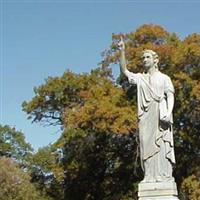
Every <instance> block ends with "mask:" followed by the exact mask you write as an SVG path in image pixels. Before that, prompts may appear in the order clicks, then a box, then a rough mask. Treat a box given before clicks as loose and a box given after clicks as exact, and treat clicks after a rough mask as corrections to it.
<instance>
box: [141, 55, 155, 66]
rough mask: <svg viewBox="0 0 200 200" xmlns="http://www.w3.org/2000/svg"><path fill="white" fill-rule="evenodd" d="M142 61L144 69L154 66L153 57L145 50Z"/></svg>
mask: <svg viewBox="0 0 200 200" xmlns="http://www.w3.org/2000/svg"><path fill="white" fill-rule="evenodd" d="M142 63H143V65H144V67H145V69H149V68H151V67H153V66H154V58H153V55H152V54H151V53H148V52H145V53H144V54H143V56H142Z"/></svg>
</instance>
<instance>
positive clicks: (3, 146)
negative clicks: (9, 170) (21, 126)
mask: <svg viewBox="0 0 200 200" xmlns="http://www.w3.org/2000/svg"><path fill="white" fill-rule="evenodd" d="M32 151H33V149H32V148H31V146H30V144H28V143H27V142H26V141H25V138H24V135H23V133H21V132H20V131H17V130H16V129H15V128H11V127H9V126H7V125H6V126H2V125H0V155H1V156H6V157H11V158H13V159H15V160H16V161H17V162H18V163H20V164H22V165H23V164H25V161H27V160H28V158H29V157H30V155H31V153H32Z"/></svg>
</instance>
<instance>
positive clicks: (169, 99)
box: [162, 76, 174, 122]
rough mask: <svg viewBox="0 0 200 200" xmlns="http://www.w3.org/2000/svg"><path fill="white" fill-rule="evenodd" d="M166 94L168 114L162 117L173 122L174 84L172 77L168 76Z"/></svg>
mask: <svg viewBox="0 0 200 200" xmlns="http://www.w3.org/2000/svg"><path fill="white" fill-rule="evenodd" d="M164 87H165V89H164V91H165V95H166V99H167V113H166V116H165V117H164V118H163V119H162V120H163V121H166V122H171V116H172V112H173V108H174V86H173V84H172V81H171V79H170V78H169V77H168V76H166V79H165V86H164Z"/></svg>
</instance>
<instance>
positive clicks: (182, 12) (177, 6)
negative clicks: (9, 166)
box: [0, 0, 200, 149]
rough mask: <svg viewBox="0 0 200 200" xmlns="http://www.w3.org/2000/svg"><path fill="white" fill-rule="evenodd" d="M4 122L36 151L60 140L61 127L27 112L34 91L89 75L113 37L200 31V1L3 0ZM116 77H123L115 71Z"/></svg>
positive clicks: (0, 91) (0, 92)
mask: <svg viewBox="0 0 200 200" xmlns="http://www.w3.org/2000/svg"><path fill="white" fill-rule="evenodd" d="M0 2H1V3H0V6H1V8H0V22H1V24H0V34H1V36H0V47H1V48H0V60H1V61H0V67H1V68H0V69H1V71H0V73H1V74H0V85H1V86H0V97H1V98H0V100H1V102H0V105H1V106H0V123H1V124H3V125H5V124H8V125H11V126H14V127H16V129H17V130H21V131H22V132H23V133H24V134H25V137H26V141H27V142H29V143H31V144H32V146H33V147H34V148H35V149H38V148H39V147H42V146H44V145H47V144H49V143H51V142H53V141H55V140H56V139H57V138H58V137H59V135H60V130H59V127H57V128H55V127H42V126H41V125H40V124H32V123H31V121H30V120H27V116H26V114H25V113H23V112H22V110H21V104H22V102H23V101H24V100H30V99H31V98H32V97H33V95H34V93H33V87H34V86H39V85H40V84H42V83H44V80H45V78H47V77H48V76H57V75H62V73H63V72H64V71H65V70H66V69H70V70H72V71H74V72H77V73H81V72H89V71H90V70H91V69H92V68H95V67H96V66H97V63H98V62H100V61H101V52H102V51H103V50H105V49H106V48H108V47H109V45H110V44H111V36H112V33H119V32H122V33H127V32H131V31H135V30H136V28H138V27H139V26H141V25H143V24H149V23H153V24H158V25H161V26H163V27H164V28H165V29H166V30H167V31H169V32H175V33H176V34H177V35H178V36H179V37H180V38H184V37H186V36H187V35H188V34H191V33H194V32H196V33H200V1H192V0H190V1H189V0H188V1H186V0H185V1H184V0H182V1H177V0H176V1H167V0H166V1H164V0H160V1H159V0H157V1H153V0H152V1H151V2H150V1H148V0H146V1H144V0H140V1H139V0H138V1H131V0H129V1H126V0H116V1H114V0H112V1H111V0H110V1H109V0H107V1H106V0H98V1H95V0H93V1H89V0H87V1H86V0H85V1H84V0H82V1H80V0H79V1H76V0H74V1H68V0H66V1H64V0H62V1H61V0H40V1H39V0H24V1H22V0H0ZM115 73H116V74H117V73H119V72H118V71H117V70H115Z"/></svg>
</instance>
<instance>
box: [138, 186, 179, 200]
mask: <svg viewBox="0 0 200 200" xmlns="http://www.w3.org/2000/svg"><path fill="white" fill-rule="evenodd" d="M177 196H178V192H177V187H176V183H175V182H155V183H139V188H138V197H139V200H178V197H177Z"/></svg>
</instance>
